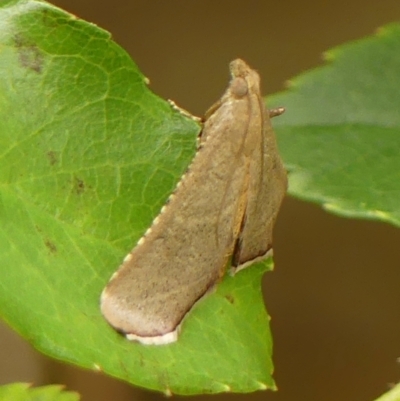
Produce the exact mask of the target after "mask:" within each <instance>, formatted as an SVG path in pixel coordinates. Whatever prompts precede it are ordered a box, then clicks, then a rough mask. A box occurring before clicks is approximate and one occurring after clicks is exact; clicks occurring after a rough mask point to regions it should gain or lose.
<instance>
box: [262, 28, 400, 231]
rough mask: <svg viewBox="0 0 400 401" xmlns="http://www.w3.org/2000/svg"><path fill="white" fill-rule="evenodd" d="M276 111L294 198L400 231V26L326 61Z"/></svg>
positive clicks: (294, 84)
mask: <svg viewBox="0 0 400 401" xmlns="http://www.w3.org/2000/svg"><path fill="white" fill-rule="evenodd" d="M327 59H328V60H329V61H330V63H329V64H328V65H327V66H324V67H322V68H317V69H316V70H314V71H311V72H307V73H305V74H303V75H301V76H299V77H297V78H295V79H294V80H293V81H291V85H290V87H291V89H290V90H289V91H288V92H287V93H282V94H279V95H277V96H275V97H274V98H273V99H272V101H271V102H269V103H270V104H271V105H274V106H276V105H278V104H279V105H283V106H285V107H286V108H287V112H286V113H285V115H284V116H282V117H281V118H279V119H276V121H275V120H274V123H275V127H276V130H277V135H278V140H279V148H280V150H281V153H282V157H283V159H284V161H285V164H286V166H287V167H288V168H289V171H290V174H289V183H290V185H289V190H290V194H291V195H293V196H296V197H298V198H301V199H306V200H309V201H313V202H316V203H320V204H321V205H323V207H324V208H326V209H328V210H330V211H332V212H335V213H337V214H340V215H344V216H348V217H357V218H366V219H376V220H382V221H386V222H390V223H392V224H395V225H397V226H398V225H400V203H399V199H400V157H399V152H400V113H399V110H398V109H399V104H400V74H399V71H400V25H399V24H394V25H389V26H387V27H385V28H383V29H380V30H379V32H378V33H377V35H376V36H374V37H370V38H367V39H363V40H360V41H357V42H353V43H349V44H346V45H344V46H341V47H339V48H337V49H334V50H331V51H329V52H328V53H327Z"/></svg>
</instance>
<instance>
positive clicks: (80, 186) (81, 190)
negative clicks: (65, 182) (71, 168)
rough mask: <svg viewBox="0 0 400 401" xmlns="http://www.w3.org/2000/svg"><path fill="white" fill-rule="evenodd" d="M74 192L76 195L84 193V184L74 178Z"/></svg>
mask: <svg viewBox="0 0 400 401" xmlns="http://www.w3.org/2000/svg"><path fill="white" fill-rule="evenodd" d="M74 190H75V193H76V194H77V195H82V194H83V193H84V192H85V182H84V181H83V180H81V179H80V178H78V177H75V179H74Z"/></svg>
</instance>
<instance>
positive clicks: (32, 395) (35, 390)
mask: <svg viewBox="0 0 400 401" xmlns="http://www.w3.org/2000/svg"><path fill="white" fill-rule="evenodd" d="M0 399H1V400H7V401H79V399H80V397H79V395H78V394H76V393H73V392H70V391H63V387H62V386H59V385H51V386H43V387H30V385H29V384H26V383H13V384H7V385H4V386H0Z"/></svg>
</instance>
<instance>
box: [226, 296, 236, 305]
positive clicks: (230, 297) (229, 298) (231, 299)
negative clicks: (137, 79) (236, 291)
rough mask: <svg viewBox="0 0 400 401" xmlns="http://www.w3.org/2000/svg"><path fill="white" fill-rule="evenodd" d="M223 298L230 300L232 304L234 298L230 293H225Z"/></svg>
mask: <svg viewBox="0 0 400 401" xmlns="http://www.w3.org/2000/svg"><path fill="white" fill-rule="evenodd" d="M225 298H226V299H227V300H228V302H230V303H231V304H234V303H235V298H233V296H232V295H230V294H227V295H225Z"/></svg>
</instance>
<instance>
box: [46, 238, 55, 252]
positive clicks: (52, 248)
mask: <svg viewBox="0 0 400 401" xmlns="http://www.w3.org/2000/svg"><path fill="white" fill-rule="evenodd" d="M44 244H45V245H46V247H47V249H48V250H49V251H50V252H51V253H57V247H56V244H55V243H54V242H52V241H50V240H49V239H46V241H44Z"/></svg>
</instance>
